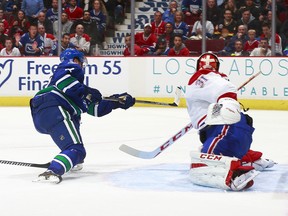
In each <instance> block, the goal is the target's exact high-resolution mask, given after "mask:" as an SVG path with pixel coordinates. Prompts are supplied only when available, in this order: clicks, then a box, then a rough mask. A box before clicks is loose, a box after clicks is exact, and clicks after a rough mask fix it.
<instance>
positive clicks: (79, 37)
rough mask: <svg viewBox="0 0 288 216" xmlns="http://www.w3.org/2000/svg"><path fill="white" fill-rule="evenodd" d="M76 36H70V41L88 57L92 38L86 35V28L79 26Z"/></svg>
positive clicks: (76, 29)
mask: <svg viewBox="0 0 288 216" xmlns="http://www.w3.org/2000/svg"><path fill="white" fill-rule="evenodd" d="M75 32H76V33H74V34H71V35H70V37H71V38H70V41H71V43H73V44H74V45H75V48H76V49H77V50H78V51H80V52H83V53H84V54H85V55H88V54H89V52H90V37H89V35H87V34H86V33H84V26H83V25H81V24H78V25H77V26H76V28H75Z"/></svg>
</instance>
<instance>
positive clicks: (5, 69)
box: [0, 59, 14, 88]
mask: <svg viewBox="0 0 288 216" xmlns="http://www.w3.org/2000/svg"><path fill="white" fill-rule="evenodd" d="M13 61H14V60H12V59H9V60H7V61H5V62H4V63H3V64H2V62H0V88H1V87H2V86H3V85H4V83H6V82H7V80H8V79H9V78H10V76H11V74H12V63H13Z"/></svg>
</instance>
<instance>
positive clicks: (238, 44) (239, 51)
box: [231, 40, 250, 56]
mask: <svg viewBox="0 0 288 216" xmlns="http://www.w3.org/2000/svg"><path fill="white" fill-rule="evenodd" d="M234 47H235V51H234V52H233V53H231V56H249V54H250V53H249V52H247V51H245V50H243V43H242V40H235V43H234Z"/></svg>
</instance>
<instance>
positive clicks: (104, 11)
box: [0, 0, 128, 56]
mask: <svg viewBox="0 0 288 216" xmlns="http://www.w3.org/2000/svg"><path fill="white" fill-rule="evenodd" d="M58 1H61V5H62V10H61V11H58ZM127 2H128V0H33V1H32V0H0V56H54V55H58V41H57V38H58V33H59V31H61V32H60V35H61V50H65V49H66V48H68V47H73V48H75V49H77V50H79V51H81V52H83V53H84V54H85V55H91V54H93V53H92V50H94V49H93V47H95V46H96V44H97V46H99V47H101V48H102V49H108V47H107V43H106V41H105V36H106V31H107V29H108V28H113V26H114V24H121V23H123V21H124V18H125V13H124V11H125V6H126V3H127ZM58 13H61V20H58ZM59 22H61V24H62V29H61V30H59V29H58V26H59V25H58V24H59Z"/></svg>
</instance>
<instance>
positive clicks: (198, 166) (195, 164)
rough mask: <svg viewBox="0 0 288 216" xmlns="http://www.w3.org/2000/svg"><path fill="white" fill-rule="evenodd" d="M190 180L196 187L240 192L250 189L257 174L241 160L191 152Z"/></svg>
mask: <svg viewBox="0 0 288 216" xmlns="http://www.w3.org/2000/svg"><path fill="white" fill-rule="evenodd" d="M190 156H191V167H190V171H189V178H190V180H191V181H192V182H193V183H194V184H197V185H202V186H206V187H215V188H220V189H224V190H233V191H240V190H244V189H247V188H250V187H251V186H252V185H253V183H254V182H253V179H254V178H255V177H256V176H257V175H258V174H259V172H258V171H256V170H255V169H254V167H253V166H242V163H241V160H239V159H237V158H235V157H234V158H232V157H226V156H220V155H215V154H207V153H199V152H191V153H190Z"/></svg>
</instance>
